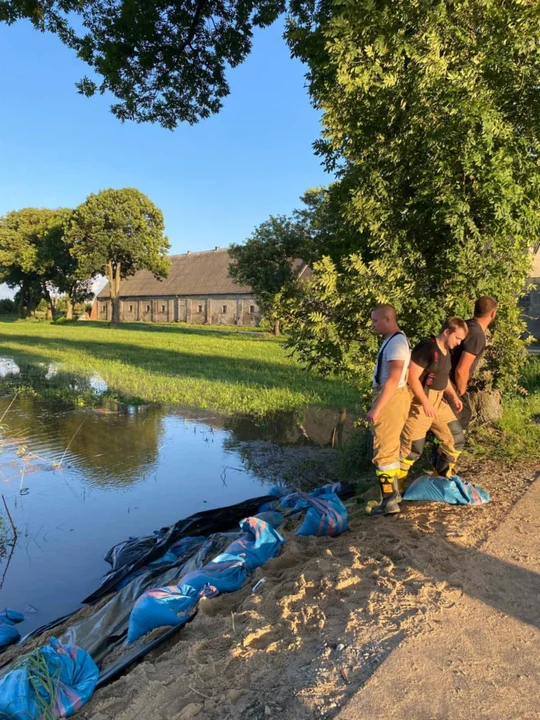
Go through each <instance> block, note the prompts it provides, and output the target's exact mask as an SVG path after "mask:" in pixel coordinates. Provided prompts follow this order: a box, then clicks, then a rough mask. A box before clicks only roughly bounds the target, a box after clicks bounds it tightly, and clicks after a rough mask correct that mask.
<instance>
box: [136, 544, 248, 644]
mask: <svg viewBox="0 0 540 720" xmlns="http://www.w3.org/2000/svg"><path fill="white" fill-rule="evenodd" d="M246 578H247V567H246V564H245V562H244V561H243V560H241V559H240V558H238V557H236V556H234V555H232V556H229V555H225V554H221V555H218V556H217V557H216V558H215V559H214V560H212V561H211V562H209V563H207V564H206V565H204V566H203V567H202V568H200V569H199V570H194V571H193V572H190V573H187V574H186V575H184V576H183V577H182V578H181V579H180V582H179V583H178V585H170V586H169V587H163V588H155V589H153V590H148V591H147V592H145V593H144V594H143V595H141V597H140V598H139V599H138V600H137V602H136V603H135V605H134V606H133V610H132V611H131V615H130V618H129V626H128V636H127V641H128V644H129V643H133V642H135V641H136V640H138V639H139V638H140V637H142V636H143V635H146V633H147V632H150V631H151V630H155V629H156V628H158V627H165V626H168V625H170V626H173V625H174V626H177V625H185V623H186V622H187V621H188V620H189V619H190V617H191V616H192V615H193V613H194V612H195V609H196V606H197V603H198V602H199V600H200V598H201V597H213V596H214V595H217V594H218V593H220V592H232V591H234V590H238V589H239V588H240V587H241V586H242V584H243V583H244V581H245V580H246Z"/></svg>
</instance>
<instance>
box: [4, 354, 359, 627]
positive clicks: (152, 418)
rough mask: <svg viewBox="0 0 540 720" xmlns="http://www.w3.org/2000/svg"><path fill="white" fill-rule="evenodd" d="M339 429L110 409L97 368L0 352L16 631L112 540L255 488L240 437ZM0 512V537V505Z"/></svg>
mask: <svg viewBox="0 0 540 720" xmlns="http://www.w3.org/2000/svg"><path fill="white" fill-rule="evenodd" d="M20 386H23V387H24V391H21V392H18V394H17V388H19V387H20ZM349 430H350V421H349V420H348V419H346V418H345V416H344V413H343V411H342V412H341V413H339V412H338V411H336V412H333V411H328V410H316V409H312V410H310V411H306V412H303V413H301V414H300V415H299V414H298V413H283V414H280V415H273V416H272V417H271V418H263V419H258V420H254V419H253V418H249V417H245V416H244V417H233V418H223V417H220V416H213V415H209V414H206V415H203V414H198V413H194V412H193V411H185V410H179V409H171V408H161V407H156V406H134V407H127V408H126V407H119V406H118V404H117V402H116V400H115V399H114V397H113V396H112V395H111V394H110V393H109V392H108V388H107V385H106V383H105V382H104V381H103V380H102V379H101V378H99V377H98V376H96V375H89V376H88V377H81V376H76V375H73V374H71V373H67V372H65V371H62V369H61V368H58V367H56V366H53V365H45V364H34V365H30V364H27V365H22V364H17V363H16V362H15V361H14V360H13V359H11V358H0V492H1V493H2V494H3V496H4V498H5V503H6V505H7V508H8V509H9V511H10V514H11V516H12V519H13V522H14V524H15V526H16V529H17V534H18V537H17V542H16V544H15V545H14V547H13V551H12V552H11V548H10V547H9V546H8V547H7V548H6V550H7V551H6V553H5V554H4V555H3V557H0V608H5V607H9V608H12V609H14V610H18V611H20V612H23V613H24V614H25V616H26V620H25V622H24V623H22V624H21V625H20V626H18V629H19V631H20V632H21V634H22V635H24V634H25V633H27V632H29V631H31V630H32V629H34V628H36V627H38V626H40V625H43V624H44V623H47V622H50V621H51V620H54V619H56V618H57V617H59V616H61V615H63V614H66V613H69V612H71V611H73V610H74V609H75V608H77V607H78V606H79V604H80V601H81V599H82V598H84V597H86V596H87V595H89V594H90V593H91V592H92V591H93V590H95V589H96V588H97V587H98V585H99V582H100V578H101V577H102V576H103V575H104V573H105V572H107V570H108V569H109V566H108V565H107V563H105V561H104V560H103V557H104V555H105V553H106V552H107V550H108V549H109V548H110V547H111V546H113V545H114V544H116V543H118V542H120V541H122V540H125V539H126V538H128V537H130V536H139V535H147V534H150V533H152V532H153V531H154V530H157V529H159V528H161V527H164V526H167V525H170V524H172V523H174V522H176V521H177V520H179V519H181V518H183V517H186V516H188V515H191V514H192V513H195V512H198V511H200V510H208V509H211V508H216V507H222V506H225V505H231V504H233V503H236V502H240V501H241V500H244V499H247V498H249V497H255V496H258V495H264V494H266V492H267V491H268V489H269V485H268V484H267V482H266V481H265V480H264V479H263V478H260V477H257V475H256V474H255V473H254V472H253V470H251V469H248V464H247V463H246V461H245V454H244V453H243V451H242V448H243V447H245V444H246V443H252V442H255V441H260V440H266V441H270V442H272V443H276V444H287V445H297V444H298V445H302V444H306V443H312V444H318V445H329V444H339V443H340V442H341V441H342V440H343V433H344V432H345V434H346V433H347V432H348V431H349ZM0 517H2V518H3V520H4V524H5V525H6V527H7V531H8V534H10V527H9V522H8V519H7V514H6V512H5V509H4V505H3V503H2V505H0Z"/></svg>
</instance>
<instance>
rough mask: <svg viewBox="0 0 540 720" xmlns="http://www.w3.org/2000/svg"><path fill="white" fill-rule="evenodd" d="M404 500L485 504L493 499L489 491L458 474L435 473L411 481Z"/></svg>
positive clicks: (452, 503) (453, 503)
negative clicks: (439, 474)
mask: <svg viewBox="0 0 540 720" xmlns="http://www.w3.org/2000/svg"><path fill="white" fill-rule="evenodd" d="M403 499H404V500H427V501H430V502H443V503H448V504H450V505H483V504H484V503H488V502H490V501H491V498H490V497H489V493H487V492H486V491H485V490H482V488H480V487H478V486H477V485H473V484H472V483H470V482H468V481H467V480H462V479H461V478H460V477H459V476H458V475H453V476H452V477H451V478H450V479H449V478H443V477H437V476H433V475H421V476H420V477H419V478H416V480H415V481H414V482H413V483H411V485H410V487H409V488H408V489H407V492H406V493H405V495H404V496H403Z"/></svg>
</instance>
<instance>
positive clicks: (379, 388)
mask: <svg viewBox="0 0 540 720" xmlns="http://www.w3.org/2000/svg"><path fill="white" fill-rule="evenodd" d="M371 327H372V328H373V330H375V332H377V333H379V334H380V335H382V337H383V342H382V344H381V347H380V349H379V353H378V355H377V361H376V363H375V369H374V371H373V404H372V405H371V408H370V410H369V411H368V413H367V415H366V419H367V421H368V422H369V423H370V425H371V432H372V435H373V464H374V465H375V472H376V474H377V478H378V480H379V486H380V491H381V501H380V503H378V504H376V505H375V506H373V504H369V505H368V508H367V511H368V512H369V513H370V514H371V515H387V514H391V513H397V512H399V502H400V501H401V496H400V495H399V492H398V490H397V483H398V475H399V468H400V465H399V448H400V436H401V431H402V429H403V425H404V423H405V420H406V419H407V416H408V413H409V406H410V403H411V398H410V394H409V391H408V388H407V370H408V367H409V362H410V359H411V350H410V346H409V341H408V340H407V337H406V336H405V333H404V332H403V331H402V330H401V329H400V327H399V325H398V324H397V320H396V311H395V310H394V308H393V307H392V306H391V305H378V306H377V307H376V308H375V309H374V310H373V312H372V313H371Z"/></svg>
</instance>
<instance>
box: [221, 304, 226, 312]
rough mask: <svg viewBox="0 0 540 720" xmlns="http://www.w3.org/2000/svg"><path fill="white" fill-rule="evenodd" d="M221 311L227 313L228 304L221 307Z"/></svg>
mask: <svg viewBox="0 0 540 720" xmlns="http://www.w3.org/2000/svg"><path fill="white" fill-rule="evenodd" d="M221 312H222V313H226V312H227V306H226V305H223V307H222V308H221Z"/></svg>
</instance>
